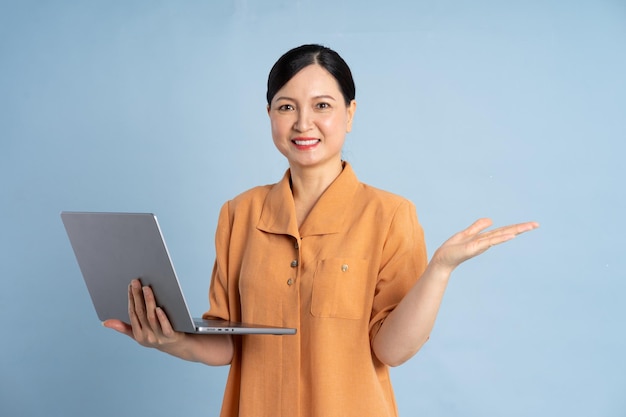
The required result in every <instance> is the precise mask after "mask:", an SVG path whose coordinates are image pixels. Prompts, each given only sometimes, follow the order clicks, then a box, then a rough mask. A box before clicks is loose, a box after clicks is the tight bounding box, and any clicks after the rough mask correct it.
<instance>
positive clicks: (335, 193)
mask: <svg viewBox="0 0 626 417" xmlns="http://www.w3.org/2000/svg"><path fill="white" fill-rule="evenodd" d="M290 178H291V172H290V170H289V169H288V170H287V171H286V172H285V175H284V176H283V178H282V179H281V180H280V182H278V183H276V184H274V185H273V186H272V188H271V189H270V191H269V193H268V194H267V197H266V198H265V202H264V203H263V210H262V212H261V218H260V219H259V222H258V223H257V228H258V229H259V230H262V231H264V232H268V233H275V234H286V235H291V236H294V237H298V236H300V237H306V236H312V235H323V234H332V233H338V232H339V231H340V230H341V226H342V225H343V224H344V219H345V216H346V214H347V211H348V209H349V204H346V202H347V201H350V200H351V199H352V196H353V195H354V194H355V193H356V191H357V188H358V186H359V184H360V183H359V180H358V178H357V177H356V174H355V173H354V171H353V170H352V167H351V166H350V164H349V163H348V162H345V161H344V162H343V170H342V171H341V173H340V174H339V176H338V177H337V178H335V180H334V181H333V182H332V183H331V184H330V186H329V187H328V188H327V189H326V191H324V193H323V194H322V195H321V196H320V198H319V200H318V201H317V203H316V204H315V206H314V207H313V209H312V210H311V212H310V213H309V216H308V217H307V218H306V220H305V221H304V223H303V224H302V227H301V229H300V230H298V222H297V219H296V209H295V204H294V201H293V194H292V192H291V187H290V185H289V182H290V181H289V180H290Z"/></svg>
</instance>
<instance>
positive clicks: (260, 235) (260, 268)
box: [205, 163, 427, 417]
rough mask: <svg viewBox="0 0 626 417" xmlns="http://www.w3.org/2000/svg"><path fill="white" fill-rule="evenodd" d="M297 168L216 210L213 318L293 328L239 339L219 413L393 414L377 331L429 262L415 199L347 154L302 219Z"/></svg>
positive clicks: (272, 416) (257, 416) (300, 416)
mask: <svg viewBox="0 0 626 417" xmlns="http://www.w3.org/2000/svg"><path fill="white" fill-rule="evenodd" d="M289 178H290V173H289V171H287V172H286V173H285V175H284V177H283V179H282V180H281V181H280V182H279V183H277V184H274V185H267V186H260V187H256V188H253V189H251V190H249V191H246V192H244V193H243V194H241V195H239V196H237V197H236V198H234V199H233V200H231V201H229V202H227V203H226V204H225V205H224V206H223V207H222V210H221V212H220V216H219V221H218V226H217V232H216V243H215V245H216V261H215V266H214V269H213V276H212V280H211V287H210V290H209V301H210V310H209V311H208V312H207V313H205V317H218V318H223V319H227V320H233V321H243V322H251V323H261V324H268V325H277V326H287V327H295V328H297V334H296V335H290V336H268V335H246V336H237V337H235V354H234V357H233V360H232V363H231V369H230V373H229V376H228V381H227V384H226V390H225V394H224V402H223V405H222V413H221V416H222V417H235V416H239V417H281V416H283V417H333V416H342V417H345V416H358V417H368V416H372V417H385V416H389V417H391V416H397V407H396V403H395V399H394V395H393V390H392V387H391V382H390V380H389V371H388V367H387V366H385V365H384V364H382V363H381V362H380V361H379V360H378V359H377V358H376V356H375V355H374V354H373V352H372V348H371V341H372V339H373V337H374V336H375V334H376V332H377V331H378V329H379V327H380V325H381V323H382V321H383V320H384V319H385V317H386V316H387V314H389V312H390V311H391V310H393V309H394V307H395V306H396V305H397V304H398V303H399V302H400V300H401V299H402V298H403V296H404V295H405V294H406V292H407V291H408V290H409V289H410V288H411V287H412V286H413V284H415V282H416V281H417V279H418V278H419V277H420V275H421V274H422V272H423V271H424V269H425V267H426V263H427V257H426V248H425V244H424V236H423V231H422V228H421V227H420V225H419V223H418V221H417V215H416V212H415V207H414V206H413V204H412V203H411V202H409V201H408V200H406V199H404V198H402V197H399V196H397V195H394V194H391V193H388V192H386V191H382V190H379V189H376V188H373V187H370V186H368V185H366V184H363V183H360V182H359V181H358V179H357V177H356V175H355V174H354V172H353V170H352V168H351V166H350V165H349V164H348V163H344V169H343V171H342V173H341V174H340V175H339V177H337V179H336V180H335V181H334V182H333V183H332V184H331V185H330V187H329V188H328V189H327V190H326V191H325V192H324V194H323V195H322V196H321V197H320V199H319V201H318V202H317V204H316V205H315V207H314V208H313V209H312V210H311V212H310V214H309V216H308V217H307V218H306V219H305V221H304V223H302V226H301V227H300V229H298V227H297V222H296V216H295V206H294V201H293V196H292V193H291V188H290V185H289Z"/></svg>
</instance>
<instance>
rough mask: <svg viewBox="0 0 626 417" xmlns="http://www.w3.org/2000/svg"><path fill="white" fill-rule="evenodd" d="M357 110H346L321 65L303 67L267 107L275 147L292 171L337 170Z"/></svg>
mask: <svg viewBox="0 0 626 417" xmlns="http://www.w3.org/2000/svg"><path fill="white" fill-rule="evenodd" d="M355 110H356V102H355V101H354V100H353V101H352V102H351V103H350V105H348V106H346V104H345V100H344V97H343V95H342V94H341V90H340V88H339V85H338V84H337V81H336V80H335V78H334V77H333V76H332V75H331V74H330V73H329V72H328V71H326V70H325V69H324V68H322V67H321V66H319V65H309V66H307V67H304V68H303V69H302V70H300V71H299V72H298V73H297V74H296V75H294V76H293V78H291V80H289V82H287V84H285V85H284V86H283V87H282V88H281V89H280V90H278V91H277V92H276V95H275V96H274V97H273V98H272V102H271V103H270V105H269V106H268V113H269V116H270V121H271V125H272V137H273V139H274V145H276V148H278V150H279V151H280V153H282V154H283V155H284V156H285V157H286V158H287V159H288V160H289V165H290V166H291V167H292V168H305V167H328V168H329V169H337V167H338V165H337V164H340V163H341V148H342V147H343V143H344V140H345V137H346V133H348V132H349V131H350V130H351V128H352V118H353V116H354V111H355ZM339 166H340V165H339Z"/></svg>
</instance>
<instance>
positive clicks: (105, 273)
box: [61, 212, 195, 333]
mask: <svg viewBox="0 0 626 417" xmlns="http://www.w3.org/2000/svg"><path fill="white" fill-rule="evenodd" d="M61 218H62V220H63V224H64V225H65V229H66V231H67V234H68V237H69V239H70V242H71V245H72V248H73V249H74V254H75V255H76V259H77V261H78V265H79V267H80V270H81V273H82V275H83V278H84V279H85V283H86V284H87V289H88V291H89V295H90V296H91V299H92V301H93V304H94V307H95V309H96V312H97V314H98V318H99V319H100V320H106V319H119V320H122V321H124V322H126V323H129V322H130V321H129V317H128V295H127V294H128V285H129V284H130V281H131V280H132V279H135V278H140V279H141V283H142V284H143V285H149V286H150V287H152V289H153V291H154V293H155V297H156V301H157V304H158V305H159V306H162V307H163V308H164V310H165V313H166V314H167V316H168V318H169V320H170V321H171V323H172V326H173V327H174V329H176V330H178V331H183V332H188V333H193V332H194V331H195V324H194V322H193V319H192V317H191V315H190V313H189V310H188V308H187V303H186V302H185V299H184V296H183V292H182V291H181V288H180V283H179V281H178V278H177V277H176V273H175V271H174V267H173V265H172V262H171V259H170V256H169V253H168V250H167V247H166V246H165V241H164V239H163V236H162V234H161V230H160V228H159V224H158V222H157V219H156V216H155V215H154V214H151V213H90V212H62V213H61Z"/></svg>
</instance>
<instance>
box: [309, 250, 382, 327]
mask: <svg viewBox="0 0 626 417" xmlns="http://www.w3.org/2000/svg"><path fill="white" fill-rule="evenodd" d="M368 281H369V280H368V271H367V261H366V260H365V259H353V258H331V259H324V260H321V261H318V263H317V268H316V270H315V275H314V276H313V291H312V294H311V297H312V299H311V314H313V316H315V317H328V318H330V317H335V318H344V319H359V318H362V317H363V316H364V315H365V314H366V312H365V310H368V312H367V314H368V315H369V309H371V303H372V300H371V297H369V298H368V296H367V294H368V293H369V289H368V287H369V282H368Z"/></svg>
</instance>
